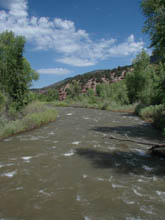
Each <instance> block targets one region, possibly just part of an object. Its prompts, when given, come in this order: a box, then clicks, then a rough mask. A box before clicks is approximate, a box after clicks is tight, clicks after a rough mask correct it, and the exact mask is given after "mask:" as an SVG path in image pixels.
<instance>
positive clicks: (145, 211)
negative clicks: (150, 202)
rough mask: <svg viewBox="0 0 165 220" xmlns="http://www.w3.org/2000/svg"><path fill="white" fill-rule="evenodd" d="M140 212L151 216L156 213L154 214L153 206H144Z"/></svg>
mask: <svg viewBox="0 0 165 220" xmlns="http://www.w3.org/2000/svg"><path fill="white" fill-rule="evenodd" d="M140 210H141V211H143V212H144V213H146V214H150V215H153V214H154V213H153V208H152V206H147V207H146V206H142V207H141V208H140Z"/></svg>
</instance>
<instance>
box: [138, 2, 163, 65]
mask: <svg viewBox="0 0 165 220" xmlns="http://www.w3.org/2000/svg"><path fill="white" fill-rule="evenodd" d="M141 8H142V12H143V14H144V16H145V17H146V20H145V24H144V28H143V31H144V32H146V33H148V34H149V35H150V39H151V45H150V46H151V47H154V52H153V54H154V55H156V56H157V57H159V59H160V60H162V61H165V1H164V0H142V1H141Z"/></svg>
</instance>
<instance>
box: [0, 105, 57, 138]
mask: <svg viewBox="0 0 165 220" xmlns="http://www.w3.org/2000/svg"><path fill="white" fill-rule="evenodd" d="M56 117H57V111H56V109H55V108H54V107H51V106H49V107H48V106H47V105H46V104H44V103H41V102H34V103H30V104H29V105H27V106H26V107H25V109H23V110H22V117H21V118H19V119H18V118H16V119H15V120H12V121H9V120H7V119H6V118H5V117H4V116H1V117H0V138H5V137H8V136H10V135H13V134H17V133H20V132H23V131H27V130H31V129H34V128H37V127H40V126H41V125H43V124H47V123H49V122H51V121H54V120H55V119H56Z"/></svg>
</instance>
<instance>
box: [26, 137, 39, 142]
mask: <svg viewBox="0 0 165 220" xmlns="http://www.w3.org/2000/svg"><path fill="white" fill-rule="evenodd" d="M39 139H40V138H39V137H37V136H30V138H29V139H27V140H30V141H38V140H39Z"/></svg>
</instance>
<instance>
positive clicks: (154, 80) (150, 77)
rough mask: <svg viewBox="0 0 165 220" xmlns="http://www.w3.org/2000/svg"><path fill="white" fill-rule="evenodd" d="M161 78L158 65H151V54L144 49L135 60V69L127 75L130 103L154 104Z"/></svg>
mask: <svg viewBox="0 0 165 220" xmlns="http://www.w3.org/2000/svg"><path fill="white" fill-rule="evenodd" d="M159 80H160V79H159V76H158V74H157V73H156V67H155V66H154V65H150V62H149V55H148V54H147V53H146V52H145V51H144V50H143V51H142V52H141V53H140V54H139V55H137V57H136V59H135V60H134V61H133V71H131V72H129V73H128V74H127V76H126V85H127V88H128V97H129V101H130V103H134V102H141V103H143V104H154V102H155V100H156V88H157V86H158V83H159Z"/></svg>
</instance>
